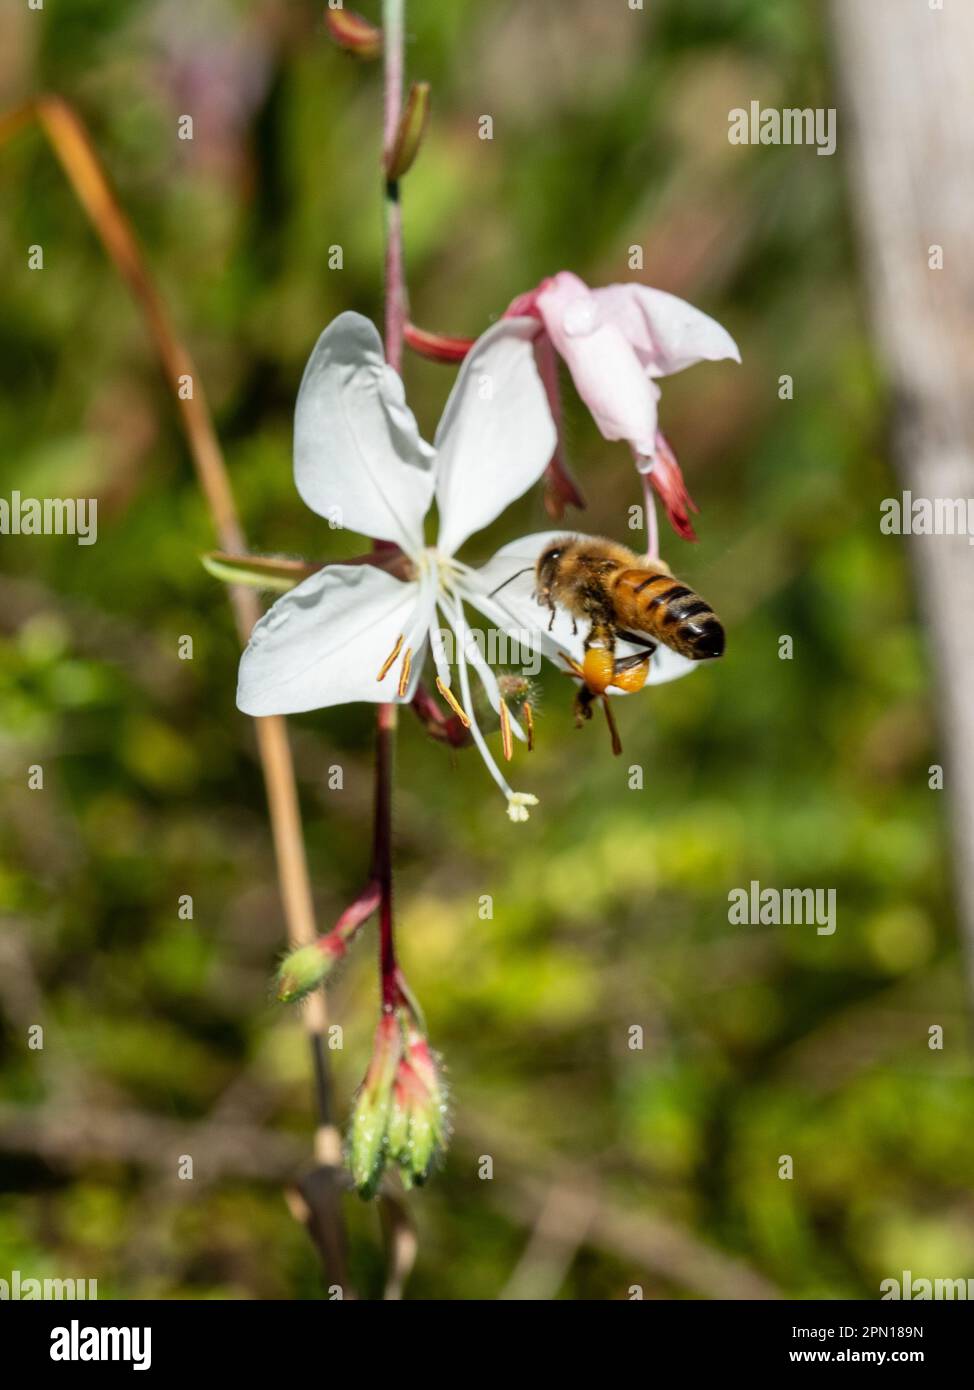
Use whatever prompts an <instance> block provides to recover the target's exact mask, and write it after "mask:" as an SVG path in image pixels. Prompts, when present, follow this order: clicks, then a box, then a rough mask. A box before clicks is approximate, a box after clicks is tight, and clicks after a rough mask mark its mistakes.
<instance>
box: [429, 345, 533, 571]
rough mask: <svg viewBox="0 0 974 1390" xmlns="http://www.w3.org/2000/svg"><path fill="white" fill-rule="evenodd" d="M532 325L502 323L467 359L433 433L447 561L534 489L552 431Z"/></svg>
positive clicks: (440, 543)
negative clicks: (474, 534)
mask: <svg viewBox="0 0 974 1390" xmlns="http://www.w3.org/2000/svg"><path fill="white" fill-rule="evenodd" d="M538 331H539V325H538V323H537V321H536V320H535V319H502V320H501V321H500V323H496V324H494V326H493V328H489V329H488V330H487V332H486V333H484V334H483V336H482V337H480V338H478V339H477V341H476V342H475V343H474V345H473V347H472V348H471V349H470V351H469V352H468V354H467V356H466V358H465V359H464V363H463V366H462V367H461V369H460V375H459V376H458V377H457V380H456V384H455V385H454V387H453V390H452V391H451V393H450V399H449V400H448V401H447V403H446V409H445V410H444V412H443V418H442V419H441V420H440V425H439V428H438V429H437V431H436V449H437V460H436V500H437V504H438V506H439V509H440V537H439V541H438V546H439V549H440V550H441V551H443V552H444V553H445V554H447V555H452V554H453V553H454V552H455V551H456V550H458V549H459V547H460V546H461V545H462V544H463V542H464V541H465V540H466V539H467V537H468V536H471V535H473V533H474V532H475V531H479V530H481V529H482V528H483V527H484V526H487V525H488V524H489V523H490V522H491V521H493V520H494V518H495V517H496V516H499V515H500V513H501V512H502V511H503V510H504V508H505V507H506V506H508V504H509V503H511V502H513V501H514V499H515V498H517V497H520V496H521V494H522V493H523V492H526V491H527V489H528V488H529V487H530V486H531V484H532V483H534V482H537V480H538V478H540V477H541V474H542V473H543V472H544V470H545V468H546V467H547V465H548V462H549V460H550V459H551V455H552V453H553V451H554V447H555V425H554V421H553V420H552V418H551V410H550V409H549V406H548V398H547V396H546V394H545V389H544V386H543V385H542V383H541V378H540V376H539V375H538V369H537V367H536V365H535V360H534V341H533V340H534V337H535V335H536V334H537V332H538Z"/></svg>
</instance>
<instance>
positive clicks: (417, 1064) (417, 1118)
mask: <svg viewBox="0 0 974 1390" xmlns="http://www.w3.org/2000/svg"><path fill="white" fill-rule="evenodd" d="M446 1140H447V1125H446V1093H445V1090H444V1088H443V1084H442V1081H441V1079H440V1075H439V1070H438V1068H437V1065H436V1061H435V1059H434V1057H433V1053H432V1052H431V1050H430V1046H429V1043H428V1042H427V1040H426V1038H424V1037H423V1035H422V1033H420V1032H419V1031H418V1029H417V1028H416V1027H415V1026H414V1025H410V1026H409V1029H408V1036H407V1042H406V1050H405V1054H404V1056H403V1058H402V1060H401V1061H400V1063H399V1069H398V1071H397V1072H396V1083H395V1087H394V1089H393V1102H392V1113H391V1115H390V1120H389V1131H388V1143H389V1158H390V1159H391V1160H392V1161H393V1162H395V1163H398V1164H399V1170H400V1174H401V1177H402V1181H403V1186H404V1187H407V1188H408V1187H412V1185H413V1183H415V1184H416V1185H417V1186H422V1184H423V1183H424V1182H426V1180H427V1178H428V1177H429V1175H430V1173H431V1172H432V1169H433V1166H434V1164H435V1162H436V1160H437V1158H438V1156H439V1155H440V1154H441V1153H442V1151H443V1149H444V1148H445V1147H446Z"/></svg>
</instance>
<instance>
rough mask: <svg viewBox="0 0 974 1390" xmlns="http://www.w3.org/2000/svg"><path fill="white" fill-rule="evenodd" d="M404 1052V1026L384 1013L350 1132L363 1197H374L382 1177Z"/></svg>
mask: <svg viewBox="0 0 974 1390" xmlns="http://www.w3.org/2000/svg"><path fill="white" fill-rule="evenodd" d="M401 1056H402V1026H401V1024H400V1021H399V1018H398V1016H397V1015H396V1014H393V1013H389V1014H383V1016H382V1018H381V1019H380V1020H379V1026H378V1028H377V1029H376V1031H375V1044H374V1046H373V1049H372V1061H371V1062H370V1063H369V1069H368V1071H367V1073H366V1076H365V1080H364V1081H363V1082H362V1087H361V1089H360V1091H359V1093H358V1096H357V1098H356V1101H355V1109H354V1110H353V1112H352V1123H351V1126H350V1129H349V1136H348V1162H349V1167H350V1168H351V1170H352V1181H353V1182H354V1183H355V1186H356V1187H357V1188H358V1191H359V1195H360V1196H362V1197H374V1196H375V1193H376V1191H377V1190H378V1187H379V1183H380V1181H381V1179H382V1171H383V1169H384V1168H385V1163H386V1152H387V1146H388V1138H387V1131H388V1126H389V1121H390V1118H391V1115H392V1101H393V1087H394V1085H395V1081H396V1071H397V1069H398V1066H399V1061H400V1058H401Z"/></svg>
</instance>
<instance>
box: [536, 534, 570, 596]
mask: <svg viewBox="0 0 974 1390" xmlns="http://www.w3.org/2000/svg"><path fill="white" fill-rule="evenodd" d="M569 545H570V541H566V540H561V541H555V542H554V544H553V545H549V546H548V547H547V549H545V550H543V551H542V552H541V554H540V555H539V556H538V563H537V566H536V573H537V579H538V593H539V594H541V595H543V596H545V597H547V595H548V594H549V593H550V592H551V589H552V586H553V584H554V582H555V576H556V575H557V573H558V562H559V560H560V559H561V557H562V556H563V555H564V553H565V551H566V550H567V549H568V547H569Z"/></svg>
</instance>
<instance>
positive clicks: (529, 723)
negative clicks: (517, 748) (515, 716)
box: [521, 700, 534, 753]
mask: <svg viewBox="0 0 974 1390" xmlns="http://www.w3.org/2000/svg"><path fill="white" fill-rule="evenodd" d="M521 713H522V714H523V715H524V732H525V734H526V735H527V740H528V752H529V753H533V752H534V710H533V709H532V708H531V701H530V700H525V702H524V704H523V705H522V707H521Z"/></svg>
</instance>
